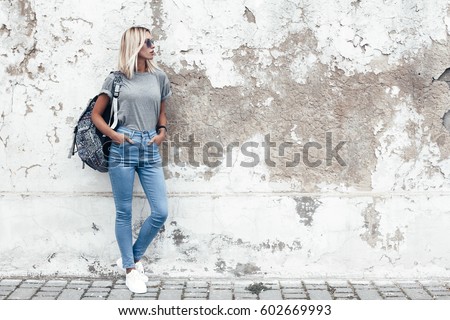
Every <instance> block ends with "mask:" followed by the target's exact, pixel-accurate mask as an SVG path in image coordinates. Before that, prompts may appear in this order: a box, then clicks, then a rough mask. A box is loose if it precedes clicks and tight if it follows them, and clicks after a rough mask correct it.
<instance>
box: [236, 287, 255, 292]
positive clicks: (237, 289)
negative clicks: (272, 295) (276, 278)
mask: <svg viewBox="0 0 450 320" xmlns="http://www.w3.org/2000/svg"><path fill="white" fill-rule="evenodd" d="M247 287H248V286H245V287H242V286H238V287H236V286H235V287H234V288H233V289H234V290H233V291H234V292H235V293H251V292H250V291H249V290H247V289H246V288H247Z"/></svg>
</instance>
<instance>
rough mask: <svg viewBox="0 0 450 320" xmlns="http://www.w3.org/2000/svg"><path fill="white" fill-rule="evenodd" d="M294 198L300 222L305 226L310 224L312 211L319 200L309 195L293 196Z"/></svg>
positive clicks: (313, 211)
mask: <svg viewBox="0 0 450 320" xmlns="http://www.w3.org/2000/svg"><path fill="white" fill-rule="evenodd" d="M294 200H295V202H296V203H297V206H296V210H297V214H298V216H299V217H300V222H301V223H303V224H304V225H305V226H311V225H312V222H313V216H314V213H315V211H316V209H317V208H318V207H319V206H320V204H321V202H320V201H319V200H317V199H313V198H311V197H299V198H298V197H295V198H294Z"/></svg>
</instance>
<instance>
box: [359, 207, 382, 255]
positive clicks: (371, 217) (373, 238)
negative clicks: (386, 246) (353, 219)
mask: <svg viewBox="0 0 450 320" xmlns="http://www.w3.org/2000/svg"><path fill="white" fill-rule="evenodd" d="M363 217H364V225H363V228H364V229H366V231H365V232H364V233H363V234H360V236H361V239H363V240H364V241H366V242H367V243H368V244H369V246H371V247H372V248H375V246H376V245H377V242H379V241H381V240H382V238H381V233H380V231H379V230H378V229H379V227H380V220H381V214H380V213H379V212H378V211H377V210H375V205H374V204H373V203H371V204H369V206H368V207H367V208H366V209H365V210H364V212H363Z"/></svg>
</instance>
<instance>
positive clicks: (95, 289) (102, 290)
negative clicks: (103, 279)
mask: <svg viewBox="0 0 450 320" xmlns="http://www.w3.org/2000/svg"><path fill="white" fill-rule="evenodd" d="M109 291H111V288H103V287H97V288H92V287H90V288H89V289H88V290H87V291H86V292H97V293H102V292H109Z"/></svg>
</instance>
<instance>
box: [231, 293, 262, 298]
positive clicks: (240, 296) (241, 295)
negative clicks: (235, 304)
mask: <svg viewBox="0 0 450 320" xmlns="http://www.w3.org/2000/svg"><path fill="white" fill-rule="evenodd" d="M234 299H235V300H257V299H258V296H257V295H256V294H252V293H235V294H234Z"/></svg>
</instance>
